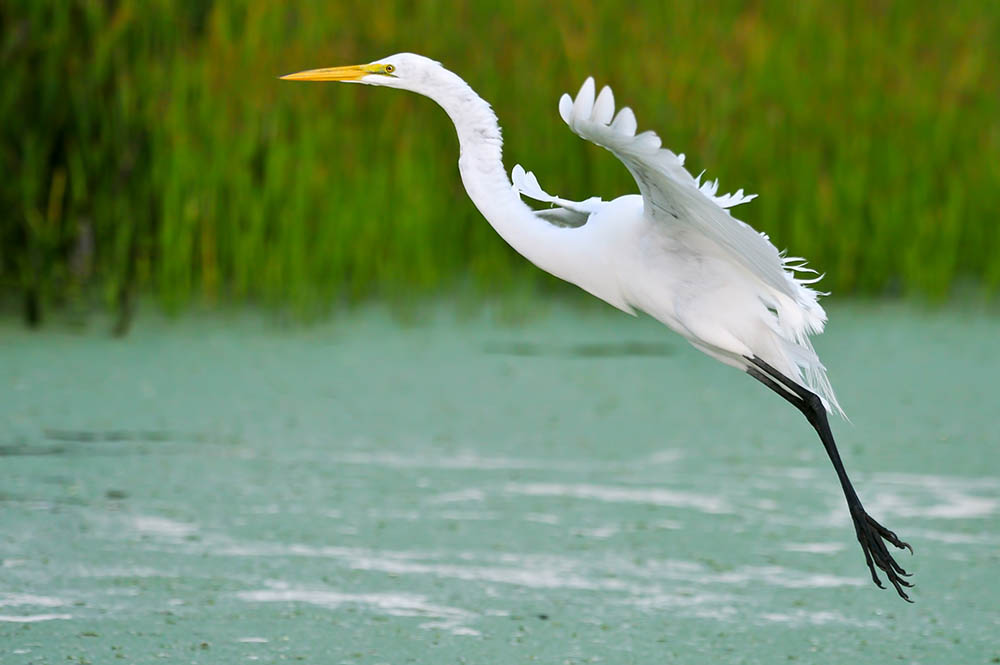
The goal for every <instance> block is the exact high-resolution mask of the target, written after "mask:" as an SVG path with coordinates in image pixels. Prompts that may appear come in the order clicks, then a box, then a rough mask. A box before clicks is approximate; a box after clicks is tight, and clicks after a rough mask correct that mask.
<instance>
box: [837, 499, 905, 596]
mask: <svg viewBox="0 0 1000 665" xmlns="http://www.w3.org/2000/svg"><path fill="white" fill-rule="evenodd" d="M851 518H852V519H853V520H854V530H855V532H856V533H857V535H858V542H859V543H861V549H862V551H863V552H864V553H865V561H866V562H867V563H868V570H870V571H871V573H872V581H873V582H875V584H876V585H877V586H878V587H879V588H880V589H884V588H885V587H884V586H883V585H882V582H881V580H879V577H878V572H877V571H876V567H878V568H879V569H880V570H881V571H882V572H883V573H885V576H886V578H887V579H888V580H889V582H891V583H892V586H894V587H895V588H896V593H898V594H899V597H900V598H902V599H903V600H905V601H906V602H908V603H912V602H913V601H912V600H910V597H909V596H908V595H906V592H905V591H903V587H912V586H913V584H911V583H910V582H908V581H907V580H905V579H904V578H905V577H909V576H910V574H909V573H908V572H906V571H905V570H903V567H902V566H900V565H899V564H898V563H896V560H895V559H893V558H892V555H891V554H890V553H889V550H888V548H887V547H886V546H885V543H886V542H888V543H890V544H891V545H893V546H894V547H896V548H898V549H907V550H910V554H913V548H912V547H910V545H909V544H908V543H906V542H904V541H902V540H900V539H899V537H898V536H897V535H896V534H895V533H893V532H892V531H890V530H889V529H886V528H885V527H884V526H882V525H881V524H879V523H878V522H876V521H875V520H874V519H872V517H871V515H869V514H868V513H866V512H865V509H864V508H863V507H862V506H861V505H860V504H858V505H857V506H851Z"/></svg>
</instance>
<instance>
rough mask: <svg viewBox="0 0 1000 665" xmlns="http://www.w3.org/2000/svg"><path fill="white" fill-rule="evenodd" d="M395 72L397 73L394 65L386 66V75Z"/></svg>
mask: <svg viewBox="0 0 1000 665" xmlns="http://www.w3.org/2000/svg"><path fill="white" fill-rule="evenodd" d="M394 71H396V68H395V67H393V66H392V65H386V66H385V73H386V74H391V73H393V72H394Z"/></svg>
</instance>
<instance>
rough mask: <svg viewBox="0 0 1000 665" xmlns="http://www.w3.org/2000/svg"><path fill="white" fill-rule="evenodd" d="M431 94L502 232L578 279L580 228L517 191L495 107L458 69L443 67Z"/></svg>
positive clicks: (530, 255)
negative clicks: (541, 212) (551, 216)
mask: <svg viewBox="0 0 1000 665" xmlns="http://www.w3.org/2000/svg"><path fill="white" fill-rule="evenodd" d="M435 78H436V79H437V80H436V81H435V86H434V89H433V90H431V91H428V92H425V93H424V94H427V95H428V96H429V97H430V98H431V99H433V100H434V101H435V102H437V103H438V104H439V105H440V106H441V107H442V108H443V109H444V110H445V112H446V113H447V114H448V116H449V117H450V118H451V120H452V122H453V123H454V124H455V130H456V131H457V132H458V142H459V146H460V148H461V156H460V157H459V160H458V169H459V172H460V173H461V175H462V183H463V184H464V185H465V191H466V192H468V194H469V198H471V199H472V202H473V203H474V204H475V205H476V207H477V208H478V209H479V212H481V213H482V215H483V217H485V218H486V220H487V221H488V222H489V223H490V225H491V226H492V227H493V228H494V229H495V230H496V232H497V233H499V234H500V236H501V237H502V238H503V239H504V240H506V241H507V243H508V244H509V245H510V246H511V247H513V248H514V249H515V250H517V252H518V253H519V254H521V255H522V256H524V257H525V258H526V259H528V260H529V261H531V262H532V263H534V264H535V265H536V266H538V267H539V268H541V269H543V270H545V271H547V272H550V273H552V274H553V275H555V276H557V277H560V278H562V279H565V280H567V281H570V282H573V283H576V284H579V283H580V280H579V278H578V273H579V270H580V266H581V264H583V265H585V257H584V256H582V255H581V251H580V247H579V246H578V245H579V241H580V240H581V239H582V238H581V236H582V235H584V234H582V233H580V232H578V231H577V230H576V229H570V228H562V227H557V226H553V225H552V224H549V223H548V222H546V221H545V220H543V219H541V218H539V217H538V216H536V215H535V214H534V213H533V212H532V210H531V208H529V207H528V206H527V205H525V204H524V202H522V201H521V197H520V196H519V195H518V194H517V193H516V192H515V191H514V189H513V186H512V185H511V182H510V180H509V179H508V178H507V171H506V170H505V169H504V165H503V149H502V146H503V139H502V138H501V136H500V126H499V124H498V123H497V117H496V115H495V114H494V113H493V109H492V108H490V105H489V104H488V103H486V101H485V100H483V99H482V98H481V97H480V96H479V95H477V94H476V92H475V91H474V90H473V89H472V88H471V87H469V85H468V84H467V83H466V82H465V81H463V80H462V79H461V78H459V77H458V76H457V75H455V74H453V73H452V72H449V71H447V70H442V71H441V72H439V73H438V75H437V76H436V77H435Z"/></svg>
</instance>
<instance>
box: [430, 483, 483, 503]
mask: <svg viewBox="0 0 1000 665" xmlns="http://www.w3.org/2000/svg"><path fill="white" fill-rule="evenodd" d="M485 499H486V492H484V491H483V490H481V489H479V488H478V487H469V488H467V489H464V490H456V491H454V492H444V493H442V494H438V495H437V496H435V497H431V498H430V499H429V500H428V501H429V502H430V503H462V502H466V501H484V500H485Z"/></svg>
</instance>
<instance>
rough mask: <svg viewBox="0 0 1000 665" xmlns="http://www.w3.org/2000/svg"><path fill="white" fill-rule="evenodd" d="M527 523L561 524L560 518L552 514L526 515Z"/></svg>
mask: <svg viewBox="0 0 1000 665" xmlns="http://www.w3.org/2000/svg"><path fill="white" fill-rule="evenodd" d="M524 521H525V522H538V523H539V524H559V516H558V515H553V514H552V513H526V514H525V515H524Z"/></svg>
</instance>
